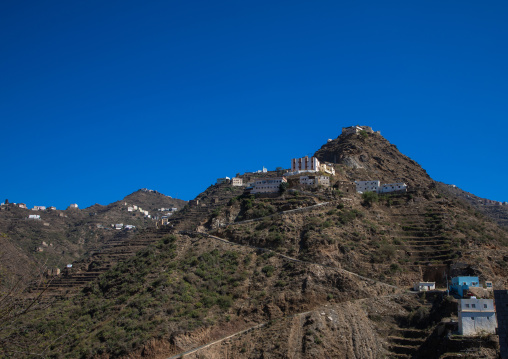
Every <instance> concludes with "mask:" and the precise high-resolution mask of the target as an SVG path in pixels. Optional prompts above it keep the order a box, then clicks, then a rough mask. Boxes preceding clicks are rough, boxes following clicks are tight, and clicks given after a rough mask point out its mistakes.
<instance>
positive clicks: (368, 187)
mask: <svg viewBox="0 0 508 359" xmlns="http://www.w3.org/2000/svg"><path fill="white" fill-rule="evenodd" d="M355 183H356V192H360V193H364V192H377V191H378V189H379V186H380V185H381V182H380V181H355Z"/></svg>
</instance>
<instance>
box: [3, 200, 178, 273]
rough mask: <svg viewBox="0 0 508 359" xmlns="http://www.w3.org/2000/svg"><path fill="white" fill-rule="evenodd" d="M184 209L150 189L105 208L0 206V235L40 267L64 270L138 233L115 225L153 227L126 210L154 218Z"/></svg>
mask: <svg viewBox="0 0 508 359" xmlns="http://www.w3.org/2000/svg"><path fill="white" fill-rule="evenodd" d="M185 204H186V202H185V201H182V200H179V199H174V198H171V197H167V196H165V195H163V194H161V193H158V192H156V191H149V190H138V191H136V192H134V193H132V194H130V195H128V196H126V197H125V198H124V199H122V200H120V201H117V202H114V203H111V204H109V205H107V206H102V205H99V204H96V205H94V206H91V207H88V208H85V209H66V210H49V209H47V210H44V211H32V210H30V209H24V208H19V207H18V206H15V205H13V204H9V205H5V206H2V207H0V233H1V234H2V236H3V238H4V239H3V240H4V241H6V242H8V243H9V245H10V246H13V247H15V248H17V252H19V253H21V254H20V255H22V256H23V257H26V258H27V259H28V260H29V261H31V262H33V263H38V264H39V265H38V266H39V267H45V268H48V269H52V268H59V269H61V270H62V269H63V268H65V266H66V265H67V264H69V263H74V262H76V261H78V260H80V259H82V258H84V257H86V256H87V254H88V253H89V252H90V251H97V250H100V249H101V248H102V247H103V246H105V245H106V244H107V243H108V242H110V241H112V240H114V239H115V238H118V237H125V236H127V237H132V236H134V235H135V232H136V231H125V230H124V231H118V230H115V229H113V227H112V225H114V224H117V223H123V224H130V225H134V226H136V228H137V229H138V230H142V229H145V228H152V227H155V219H153V218H146V217H145V215H144V213H141V212H139V211H135V212H129V211H128V206H132V205H136V206H138V207H141V208H143V209H144V210H148V211H149V213H150V214H151V215H152V216H154V215H160V214H161V212H157V210H158V209H159V208H168V207H169V208H171V207H176V208H178V209H181V208H182V207H183V206H184V205H185ZM29 215H39V216H40V220H31V219H28V217H29ZM13 258H15V257H13ZM3 265H5V266H9V267H10V268H11V271H12V270H14V267H16V266H20V267H24V266H26V265H25V261H18V260H13V261H12V262H11V261H4V262H3V263H2V266H3ZM23 270H24V269H22V268H20V269H19V270H14V272H16V271H18V272H20V271H23Z"/></svg>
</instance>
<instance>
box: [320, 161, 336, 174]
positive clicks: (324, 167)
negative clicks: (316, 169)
mask: <svg viewBox="0 0 508 359" xmlns="http://www.w3.org/2000/svg"><path fill="white" fill-rule="evenodd" d="M320 170H321V171H323V172H324V173H328V174H330V175H332V176H334V175H335V167H333V165H332V164H331V163H322V164H321V166H320Z"/></svg>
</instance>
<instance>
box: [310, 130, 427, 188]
mask: <svg viewBox="0 0 508 359" xmlns="http://www.w3.org/2000/svg"><path fill="white" fill-rule="evenodd" d="M314 156H316V157H317V158H318V159H319V160H320V161H322V162H331V163H336V164H338V165H340V166H339V167H340V169H339V176H340V177H342V178H343V179H347V180H350V181H355V180H360V181H367V180H380V181H381V182H382V183H392V182H405V183H406V184H408V186H409V187H410V189H426V188H429V187H431V186H432V185H433V181H432V179H431V178H430V176H429V175H428V174H427V172H426V171H425V170H424V169H423V168H422V167H421V166H420V165H419V164H418V163H416V162H415V161H413V160H412V159H410V158H409V157H407V156H405V155H403V154H402V153H400V152H399V150H398V149H397V147H396V146H395V145H392V144H391V143H390V142H388V141H387V140H386V139H385V138H384V137H383V136H381V135H380V134H377V133H372V134H368V135H367V136H365V135H364V136H362V135H360V134H358V135H356V134H351V135H340V136H339V137H337V138H336V139H335V140H332V141H330V142H328V143H326V144H324V145H323V146H322V147H321V148H320V149H319V150H317V151H316V153H315V154H314Z"/></svg>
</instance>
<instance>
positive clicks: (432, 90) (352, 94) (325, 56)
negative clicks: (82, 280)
mask: <svg viewBox="0 0 508 359" xmlns="http://www.w3.org/2000/svg"><path fill="white" fill-rule="evenodd" d="M507 15H508V3H507V2H506V1H490V2H478V1H448V2H442V1H425V2H414V1H361V2H360V1H263V0H261V1H255V2H254V1H215V2H211V1H185V2H184V1H150V2H145V1H143V2H142V1H126V0H124V1H93V0H88V1H23V2H21V1H10V0H6V1H2V2H1V3H0V50H1V54H2V55H1V56H0V71H1V74H2V77H1V81H0V123H1V127H0V128H1V144H2V156H1V157H0V158H1V160H0V165H1V168H2V175H1V176H0V201H3V200H4V199H5V198H8V199H9V200H10V201H12V202H25V203H27V204H28V205H31V206H32V205H55V206H57V207H58V208H66V207H67V206H68V205H69V204H70V203H74V202H76V203H78V204H79V205H80V207H86V206H90V205H92V204H94V203H96V202H97V203H101V204H107V203H110V202H113V201H116V200H118V199H121V198H123V197H124V196H125V195H127V194H129V193H131V192H133V191H135V190H137V189H139V188H143V187H147V188H151V189H155V190H158V191H160V192H162V193H164V194H167V195H170V196H174V197H178V198H182V199H185V200H189V199H192V198H194V197H195V196H196V195H197V194H198V193H200V192H201V191H203V190H204V189H205V188H206V187H207V186H208V185H210V184H212V183H213V182H214V181H215V179H216V178H217V177H223V176H226V175H227V176H233V175H234V174H235V173H236V172H244V171H252V170H257V169H261V168H262V166H265V167H267V168H269V169H274V168H275V167H277V166H283V167H289V165H290V158H291V157H296V156H303V155H306V154H312V153H314V152H315V151H316V150H317V149H318V148H319V147H320V146H321V145H322V144H324V143H325V142H326V140H327V139H328V138H335V137H337V136H338V135H339V133H340V131H341V128H342V127H343V126H349V125H353V124H360V125H370V126H372V127H373V128H374V129H375V130H380V131H381V132H382V134H383V135H384V136H385V137H386V138H387V139H388V140H390V141H391V142H392V143H394V144H395V145H397V147H398V148H399V150H401V152H403V153H404V154H406V155H408V156H410V157H411V158H413V159H414V160H416V161H417V162H419V163H420V164H421V165H422V166H423V167H424V168H425V169H426V170H427V171H428V173H429V174H430V175H431V176H432V177H433V178H434V179H436V180H440V181H444V182H446V183H453V184H456V185H458V186H459V187H461V188H463V189H464V190H467V191H470V192H472V193H474V194H476V195H478V196H482V197H486V198H490V199H496V200H499V201H508V187H506V186H503V185H501V184H502V183H503V182H504V181H506V180H507V177H508V176H507V174H508V169H507V160H506V157H507V155H508V150H507V145H506V133H507V130H508V121H507V119H508V116H507V115H508V101H507V99H508V66H507V65H506V64H508V46H506V44H507V43H508V25H507V24H506V18H507Z"/></svg>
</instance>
